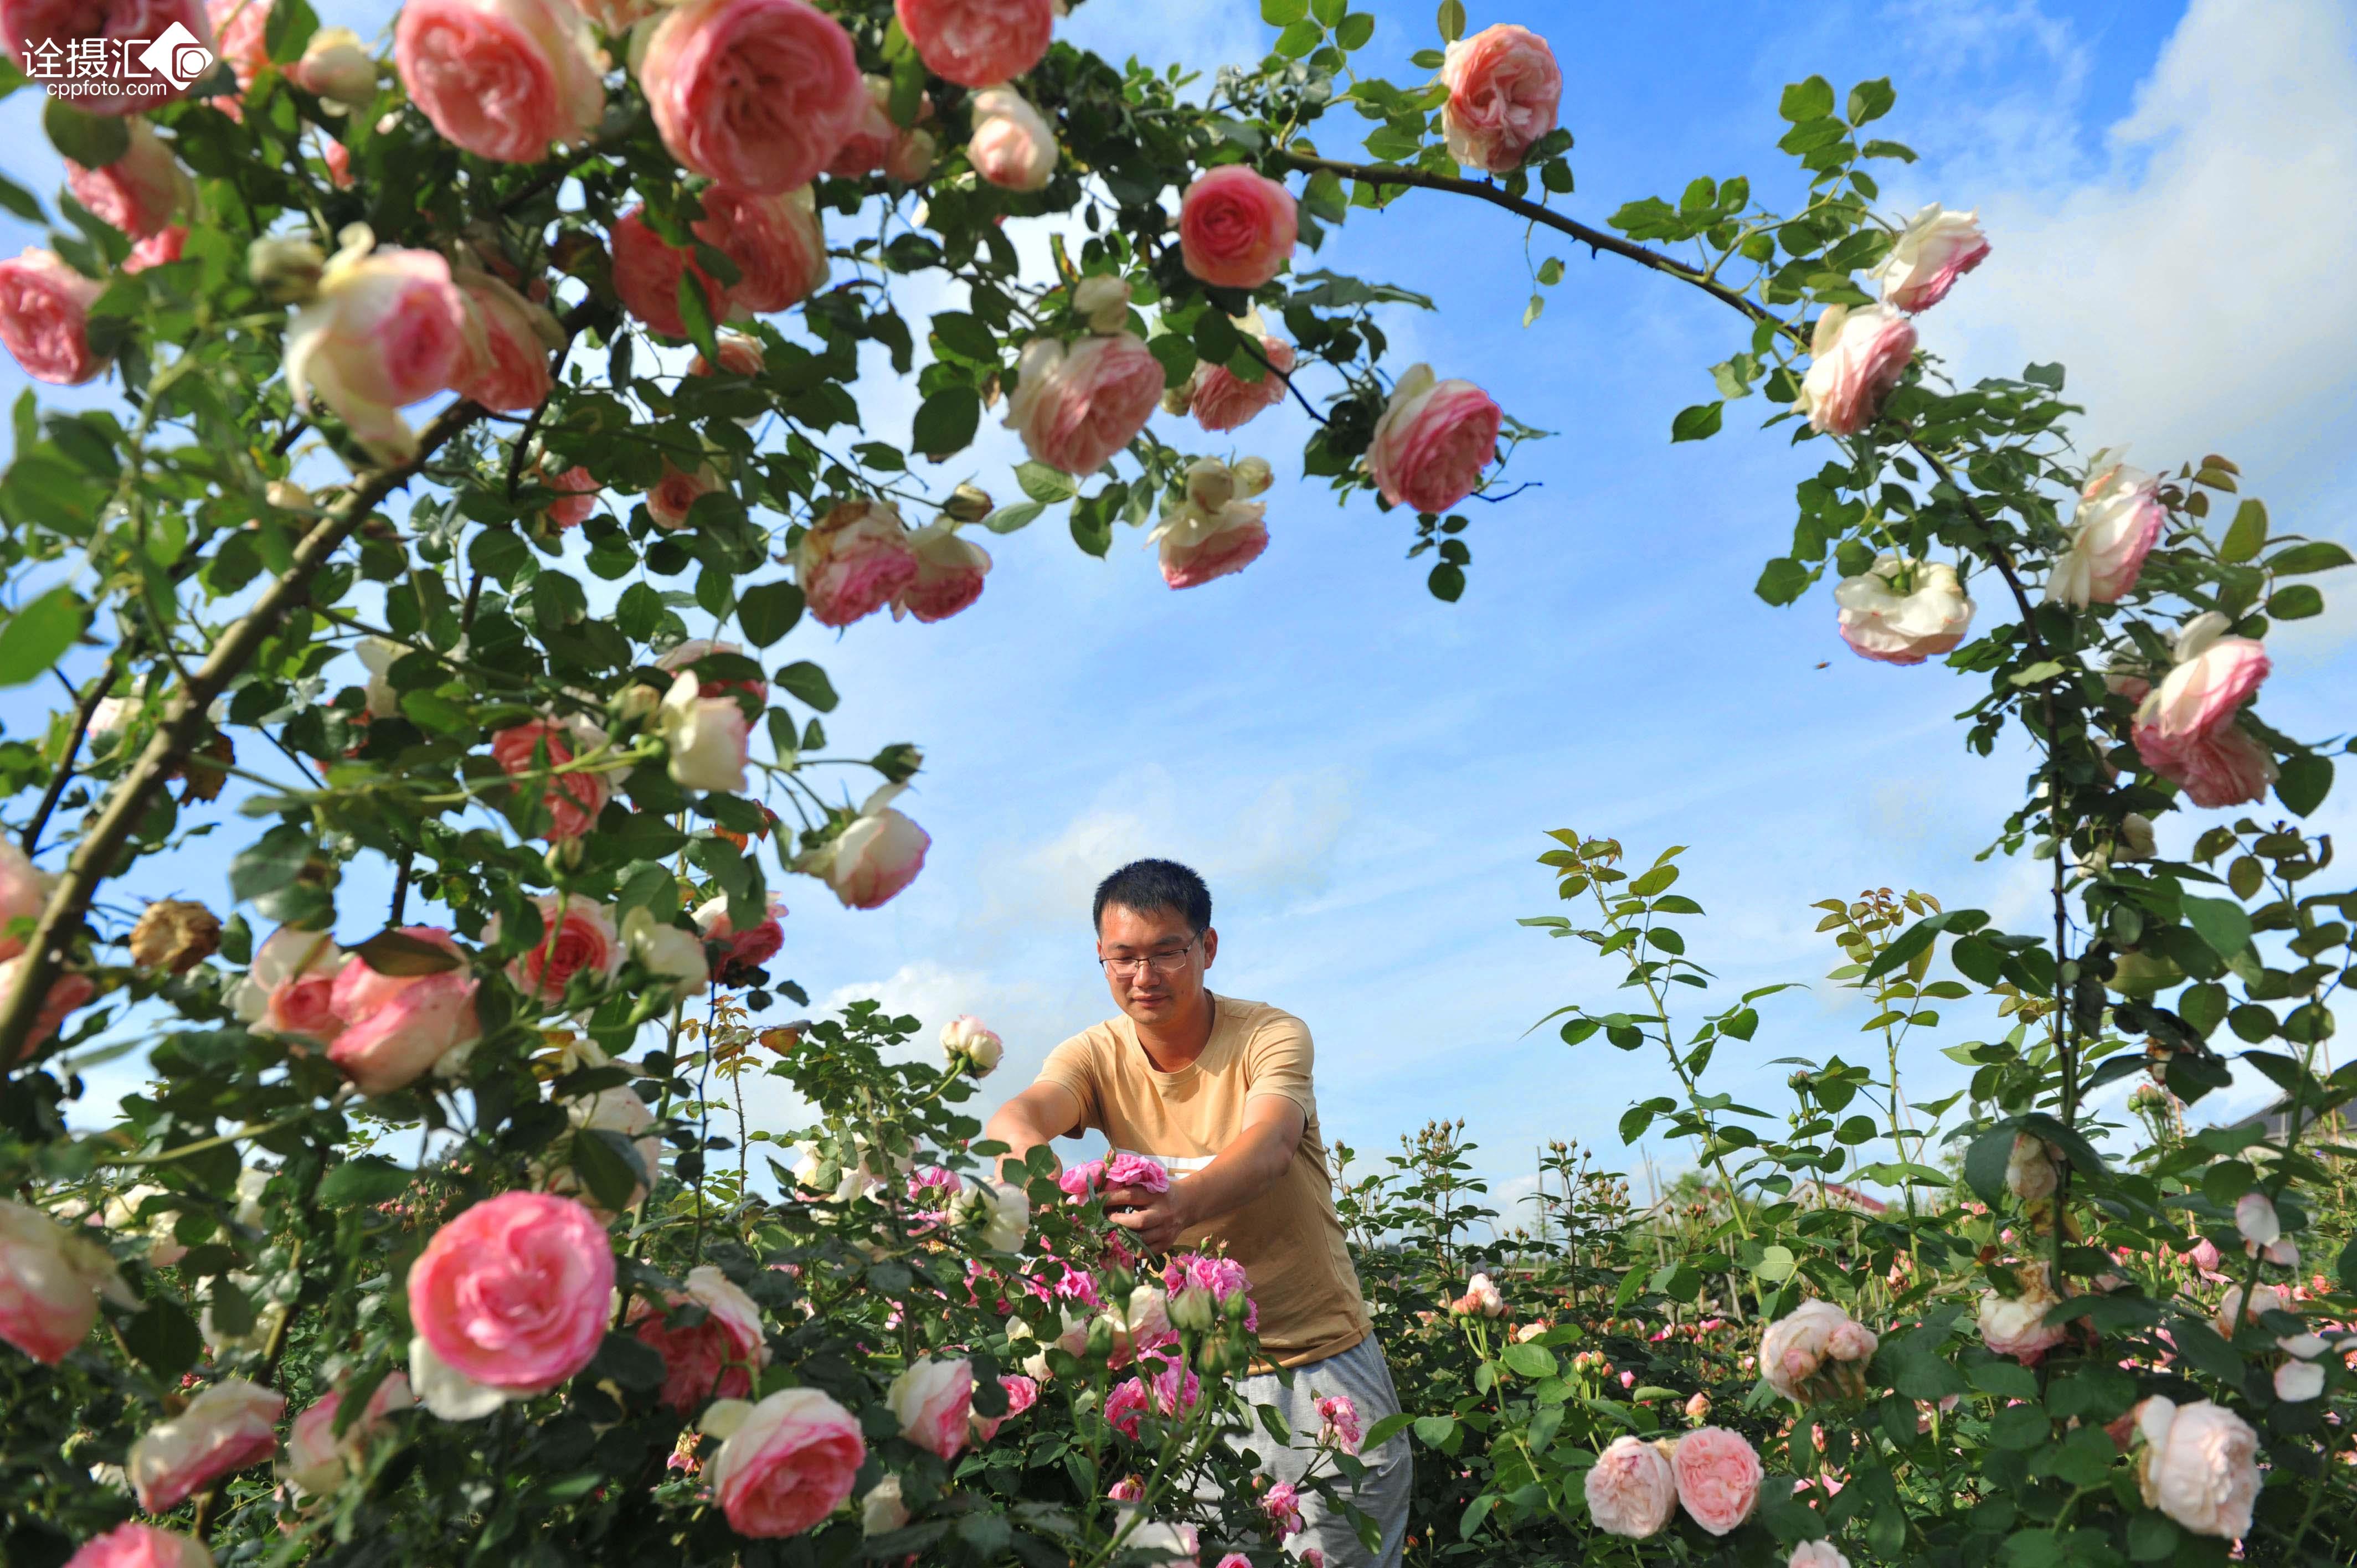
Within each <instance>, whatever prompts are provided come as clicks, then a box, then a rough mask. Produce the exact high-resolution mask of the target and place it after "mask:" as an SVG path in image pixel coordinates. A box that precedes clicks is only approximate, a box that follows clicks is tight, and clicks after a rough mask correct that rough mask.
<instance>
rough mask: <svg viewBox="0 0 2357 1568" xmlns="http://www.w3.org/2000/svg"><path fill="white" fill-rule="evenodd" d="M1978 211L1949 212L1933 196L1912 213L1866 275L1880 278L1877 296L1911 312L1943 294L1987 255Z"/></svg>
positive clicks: (1884, 301)
mask: <svg viewBox="0 0 2357 1568" xmlns="http://www.w3.org/2000/svg"><path fill="white" fill-rule="evenodd" d="M1988 253H1989V242H1988V238H1987V236H1986V235H1984V234H1983V233H1982V232H1981V226H1980V222H1979V214H1978V212H1976V211H1975V212H1950V211H1948V210H1947V209H1945V208H1943V207H1942V206H1941V205H1940V204H1939V203H1938V202H1936V201H1935V202H1933V203H1932V205H1931V206H1929V207H1926V208H1924V209H1922V210H1921V211H1920V212H1918V213H1916V214H1915V216H1914V218H1913V219H1911V220H1910V221H1909V222H1908V225H1907V228H1906V230H1905V231H1903V232H1902V233H1900V236H1899V238H1898V240H1897V241H1896V242H1894V243H1893V244H1892V245H1891V247H1890V253H1889V255H1887V256H1885V257H1884V258H1883V259H1882V262H1881V263H1880V264H1879V265H1878V266H1877V267H1876V268H1875V269H1874V271H1872V272H1871V273H1869V274H1867V276H1869V277H1878V278H1880V279H1881V280H1882V302H1883V303H1884V304H1885V305H1889V306H1896V307H1897V308H1898V309H1900V310H1904V311H1909V312H1913V311H1918V310H1929V309H1931V308H1932V306H1935V305H1937V304H1939V303H1940V302H1941V301H1942V300H1943V299H1945V298H1947V297H1948V291H1949V290H1950V289H1952V288H1953V287H1955V286H1956V280H1957V279H1958V278H1960V277H1962V276H1964V274H1966V273H1968V272H1971V271H1972V270H1973V269H1974V268H1975V267H1976V266H1979V265H1980V264H1981V263H1983V262H1985V261H1986V260H1987V259H1988Z"/></svg>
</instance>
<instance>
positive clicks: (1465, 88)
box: [1440, 22, 1563, 174]
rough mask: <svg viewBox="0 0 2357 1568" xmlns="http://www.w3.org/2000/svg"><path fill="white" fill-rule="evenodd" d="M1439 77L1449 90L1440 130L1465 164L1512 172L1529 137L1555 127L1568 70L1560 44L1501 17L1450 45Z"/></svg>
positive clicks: (1453, 154)
mask: <svg viewBox="0 0 2357 1568" xmlns="http://www.w3.org/2000/svg"><path fill="white" fill-rule="evenodd" d="M1440 80H1441V82H1442V84H1443V85H1444V86H1446V87H1447V88H1448V102H1447V103H1445V104H1443V105H1441V109H1440V127H1441V132H1442V134H1444V135H1446V136H1447V137H1448V155H1449V156H1451V157H1453V158H1455V159H1456V160H1457V162H1458V165H1459V166H1462V167H1465V168H1476V169H1481V170H1483V171H1485V172H1487V173H1490V174H1508V173H1511V172H1512V171H1513V170H1515V169H1517V168H1520V167H1521V166H1522V163H1523V154H1525V153H1527V152H1528V151H1530V147H1531V144H1532V143H1533V142H1535V141H1537V140H1538V139H1539V138H1540V137H1542V136H1544V135H1545V134H1547V133H1548V132H1549V131H1552V130H1554V129H1555V111H1556V110H1557V108H1558V107H1560V105H1561V104H1562V102H1563V72H1562V71H1561V70H1557V69H1556V68H1555V51H1554V50H1553V49H1550V48H1547V45H1546V40H1545V39H1544V38H1540V37H1539V36H1538V35H1537V34H1536V33H1534V32H1532V31H1531V30H1530V29H1529V28H1527V27H1516V26H1514V25H1513V24H1512V23H1511V22H1501V23H1499V24H1498V25H1497V26H1495V27H1484V28H1482V29H1481V30H1480V32H1478V33H1476V34H1474V35H1473V36H1472V37H1471V38H1459V39H1458V40H1457V41H1456V42H1455V43H1453V44H1451V45H1449V46H1448V53H1447V54H1446V55H1445V56H1444V57H1443V58H1442V61H1441V67H1440Z"/></svg>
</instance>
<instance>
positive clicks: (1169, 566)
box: [1148, 457, 1268, 588]
mask: <svg viewBox="0 0 2357 1568" xmlns="http://www.w3.org/2000/svg"><path fill="white" fill-rule="evenodd" d="M1235 490H1236V483H1235V476H1234V474H1233V473H1232V471H1231V470H1230V469H1229V468H1228V467H1227V465H1225V464H1224V463H1222V462H1220V461H1219V459H1217V458H1215V457H1199V458H1197V459H1196V460H1195V461H1194V462H1193V463H1192V464H1190V465H1189V466H1188V469H1187V493H1186V499H1185V500H1184V501H1183V502H1181V503H1180V504H1179V505H1178V506H1176V507H1173V508H1172V509H1171V510H1170V511H1169V513H1168V515H1167V516H1166V517H1164V518H1163V520H1162V523H1161V526H1160V527H1158V528H1157V529H1156V530H1155V531H1154V532H1153V533H1152V534H1150V535H1149V536H1148V538H1149V540H1150V541H1151V542H1153V543H1154V544H1156V545H1157V546H1158V547H1159V549H1160V551H1161V559H1162V580H1163V581H1164V582H1165V583H1168V585H1170V586H1172V587H1174V588H1192V587H1196V586H1198V585H1201V584H1204V583H1208V582H1211V580H1212V579H1213V578H1215V577H1224V576H1226V575H1228V574H1229V573H1231V572H1241V571H1243V569H1244V568H1245V567H1246V566H1249V565H1251V564H1253V563H1254V561H1257V560H1259V559H1260V555H1261V552H1263V551H1264V550H1266V549H1267V548H1268V524H1267V523H1266V521H1265V515H1266V513H1267V510H1268V508H1267V506H1266V504H1265V503H1264V502H1261V501H1247V500H1238V499H1235Z"/></svg>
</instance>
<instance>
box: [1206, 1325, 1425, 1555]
mask: <svg viewBox="0 0 2357 1568" xmlns="http://www.w3.org/2000/svg"><path fill="white" fill-rule="evenodd" d="M1239 1391H1240V1392H1241V1393H1242V1394H1243V1400H1244V1402H1245V1403H1246V1404H1247V1405H1254V1406H1257V1405H1264V1404H1266V1405H1275V1407H1276V1410H1277V1412H1278V1413H1279V1414H1280V1415H1282V1416H1284V1417H1285V1423H1286V1426H1288V1427H1289V1428H1291V1429H1292V1432H1293V1444H1294V1445H1293V1446H1292V1447H1291V1448H1289V1449H1286V1450H1284V1451H1282V1452H1277V1453H1274V1454H1272V1452H1271V1450H1273V1449H1275V1447H1276V1440H1275V1438H1273V1437H1271V1436H1269V1434H1267V1433H1266V1432H1265V1431H1264V1430H1261V1429H1260V1428H1258V1427H1257V1426H1255V1427H1254V1430H1252V1431H1250V1432H1236V1433H1232V1434H1230V1435H1229V1438H1228V1442H1229V1444H1230V1445H1231V1446H1232V1447H1234V1448H1237V1449H1248V1450H1250V1451H1252V1452H1253V1453H1255V1454H1258V1455H1261V1458H1262V1461H1263V1463H1262V1466H1261V1473H1262V1474H1263V1475H1265V1476H1266V1477H1268V1478H1269V1479H1270V1480H1271V1481H1294V1482H1298V1481H1299V1480H1300V1479H1301V1477H1302V1475H1303V1473H1304V1472H1305V1471H1307V1470H1308V1467H1309V1463H1310V1460H1311V1458H1312V1457H1313V1456H1314V1455H1315V1454H1316V1452H1317V1447H1318V1427H1319V1425H1320V1424H1322V1423H1321V1422H1320V1420H1319V1417H1318V1401H1319V1400H1321V1399H1331V1398H1332V1397H1333V1396H1334V1395H1336V1394H1348V1395H1349V1396H1350V1398H1351V1403H1352V1404H1354V1405H1356V1406H1357V1407H1358V1409H1359V1421H1360V1423H1361V1428H1362V1429H1371V1428H1372V1427H1373V1425H1374V1424H1375V1423H1377V1422H1379V1421H1381V1420H1383V1417H1385V1416H1387V1415H1393V1414H1395V1413H1397V1412H1398V1410H1399V1395H1398V1394H1397V1393H1395V1392H1394V1391H1393V1389H1392V1369H1391V1367H1390V1365H1389V1364H1388V1363H1387V1362H1385V1361H1384V1359H1383V1344H1382V1342H1381V1341H1379V1340H1378V1339H1376V1338H1375V1337H1374V1336H1373V1335H1372V1334H1370V1335H1369V1336H1367V1337H1365V1338H1364V1339H1361V1340H1360V1341H1359V1342H1358V1343H1357V1344H1356V1345H1353V1346H1351V1348H1349V1349H1348V1350H1345V1351H1343V1352H1342V1353H1341V1354H1340V1355H1339V1356H1329V1357H1327V1358H1326V1359H1324V1360H1322V1361H1312V1362H1310V1363H1309V1364H1308V1366H1306V1367H1296V1368H1294V1369H1293V1386H1292V1387H1291V1388H1290V1389H1288V1388H1286V1386H1285V1385H1284V1384H1283V1383H1282V1382H1280V1381H1278V1380H1277V1377H1276V1374H1275V1373H1273V1372H1271V1373H1264V1374H1262V1375H1260V1376H1257V1377H1249V1378H1246V1379H1244V1380H1243V1382H1242V1384H1241V1385H1240V1386H1239ZM1359 1457H1360V1458H1361V1460H1362V1461H1364V1463H1365V1464H1366V1466H1367V1474H1366V1475H1365V1476H1364V1477H1361V1480H1360V1482H1359V1487H1358V1490H1357V1491H1356V1492H1355V1493H1352V1492H1351V1490H1350V1488H1349V1485H1348V1483H1345V1482H1340V1477H1337V1476H1336V1475H1335V1473H1334V1470H1333V1467H1332V1466H1331V1465H1328V1466H1323V1467H1322V1473H1323V1474H1324V1475H1325V1476H1326V1477H1328V1478H1329V1479H1332V1480H1335V1481H1337V1483H1338V1487H1339V1489H1340V1490H1341V1491H1342V1492H1343V1493H1344V1495H1346V1496H1348V1497H1349V1498H1350V1499H1351V1503H1352V1504H1353V1505H1355V1506H1356V1507H1357V1508H1358V1509H1360V1510H1361V1511H1362V1512H1364V1513H1367V1514H1370V1515H1372V1517H1373V1518H1374V1520H1375V1522H1376V1523H1377V1524H1378V1525H1380V1526H1381V1527H1382V1528H1383V1548H1382V1550H1381V1551H1379V1552H1374V1553H1372V1555H1370V1554H1369V1552H1368V1551H1367V1549H1366V1548H1365V1547H1364V1546H1361V1544H1360V1543H1359V1534H1358V1531H1356V1530H1352V1529H1351V1521H1350V1519H1349V1518H1348V1516H1346V1515H1344V1514H1342V1513H1341V1512H1340V1511H1339V1510H1335V1509H1329V1508H1328V1507H1327V1505H1326V1499H1325V1498H1321V1497H1319V1496H1318V1495H1317V1494H1316V1493H1315V1492H1309V1491H1306V1490H1305V1491H1304V1493H1303V1495H1302V1499H1301V1515H1302V1523H1303V1525H1304V1526H1305V1528H1304V1530H1303V1531H1302V1533H1301V1534H1299V1535H1297V1536H1294V1537H1292V1538H1290V1539H1289V1540H1287V1541H1286V1543H1285V1548H1286V1552H1289V1553H1290V1554H1292V1555H1293V1556H1296V1557H1298V1556H1299V1555H1300V1554H1301V1549H1302V1548H1303V1547H1305V1546H1314V1547H1316V1548H1317V1549H1318V1551H1319V1552H1323V1553H1324V1554H1325V1557H1326V1564H1327V1568H1398V1565H1399V1561H1400V1549H1401V1545H1402V1543H1403V1541H1405V1539H1406V1536H1407V1505H1408V1492H1409V1488H1410V1481H1411V1477H1410V1466H1411V1464H1412V1461H1411V1460H1410V1458H1409V1456H1408V1446H1407V1434H1405V1433H1400V1434H1395V1435H1394V1436H1393V1437H1392V1438H1391V1440H1390V1441H1388V1442H1386V1443H1385V1444H1383V1446H1382V1447H1381V1448H1375V1449H1369V1450H1367V1451H1366V1452H1364V1453H1362V1454H1361V1455H1359Z"/></svg>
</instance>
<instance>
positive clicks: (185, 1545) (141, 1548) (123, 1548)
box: [66, 1520, 213, 1568]
mask: <svg viewBox="0 0 2357 1568" xmlns="http://www.w3.org/2000/svg"><path fill="white" fill-rule="evenodd" d="M212 1563H213V1554H212V1553H211V1552H208V1551H206V1550H205V1548H204V1543H203V1542H202V1541H195V1540H192V1539H190V1538H189V1537H188V1536H185V1535H178V1534H175V1533H174V1532H173V1531H171V1530H158V1529H156V1527H155V1526H154V1525H152V1524H141V1523H139V1522H138V1521H137V1520H133V1521H132V1522H131V1523H129V1524H119V1525H116V1526H115V1527H114V1528H113V1530H108V1531H107V1532H106V1533H105V1534H104V1535H94V1536H92V1537H91V1538H90V1539H89V1540H88V1541H83V1542H82V1543H81V1548H80V1549H79V1550H78V1551H76V1552H74V1554H73V1555H72V1556H71V1557H69V1558H67V1559H66V1568H212Z"/></svg>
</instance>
